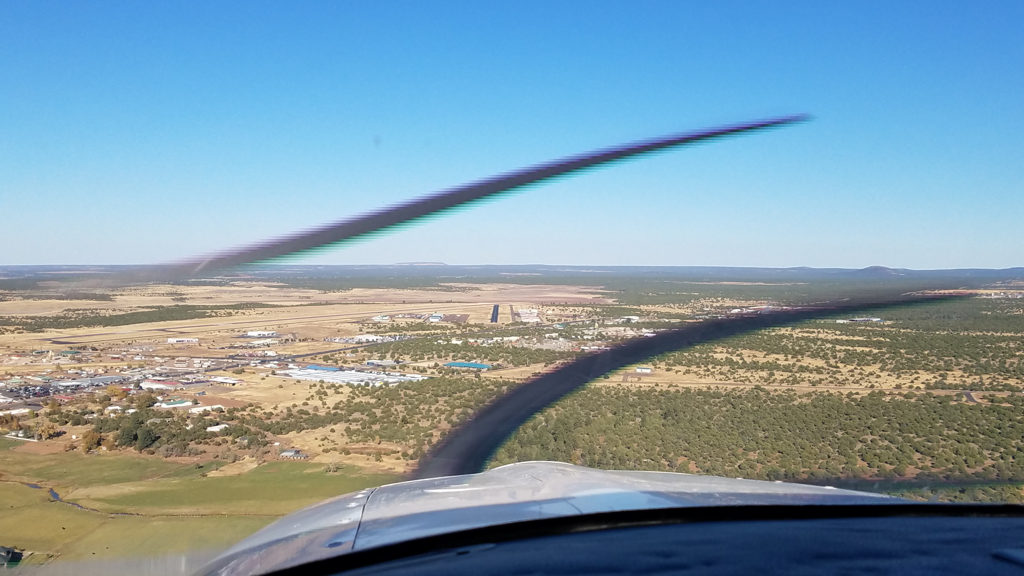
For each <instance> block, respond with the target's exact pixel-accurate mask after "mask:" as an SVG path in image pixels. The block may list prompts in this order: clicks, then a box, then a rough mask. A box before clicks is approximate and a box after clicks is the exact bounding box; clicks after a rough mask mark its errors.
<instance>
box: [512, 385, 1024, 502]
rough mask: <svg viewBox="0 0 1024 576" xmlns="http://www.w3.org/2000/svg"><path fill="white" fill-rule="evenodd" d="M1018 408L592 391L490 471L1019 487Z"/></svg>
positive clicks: (1023, 446) (1022, 459)
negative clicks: (546, 468) (519, 467)
mask: <svg viewBox="0 0 1024 576" xmlns="http://www.w3.org/2000/svg"><path fill="white" fill-rule="evenodd" d="M1013 398H1014V399H1015V401H1014V403H1013V404H1008V403H1000V404H971V403H966V402H964V401H963V399H962V397H961V398H957V397H955V396H949V395H933V394H931V393H927V392H926V393H923V394H916V393H914V392H907V393H905V394H904V395H897V394H886V393H883V392H880V391H877V392H871V393H868V394H865V395H863V396H858V395H855V394H849V395H842V394H838V393H828V392H811V393H806V394H797V393H794V392H791V391H783V392H770V391H767V390H765V389H762V388H752V389H748V390H728V391H723V390H711V389H704V390H694V389H663V388H662V389H659V388H625V387H611V386H602V387H593V388H589V389H586V390H584V391H582V392H579V393H577V394H575V395H573V396H571V397H569V398H567V399H565V400H564V401H562V402H560V403H559V404H558V405H557V406H554V407H552V408H549V409H548V410H546V411H544V412H543V413H542V414H540V415H538V416H537V417H536V418H534V419H533V420H532V421H531V422H529V423H528V424H526V425H525V426H523V427H522V428H521V429H520V430H519V431H518V432H517V433H516V434H515V436H513V438H512V439H511V440H509V442H508V443H507V444H506V445H505V446H504V447H503V448H502V449H501V451H500V452H499V453H498V454H497V456H496V457H495V459H494V462H495V463H496V464H504V463H509V462H516V461H524V460H559V461H564V462H571V463H575V464H580V465H584V466H591V467H596V468H609V469H626V470H661V471H676V472H692V473H699V474H714V475H719V476H728V477H743V478H755V479H761V480H789V481H811V482H815V481H817V482H832V483H835V482H836V481H839V480H855V479H863V478H871V479H890V480H894V479H897V478H900V479H908V478H913V479H914V480H915V481H916V482H917V483H918V484H920V485H922V486H925V485H935V486H942V485H944V484H963V485H971V484H974V485H979V484H980V485H1001V484H1017V483H1021V482H1024V403H1021V402H1020V401H1019V399H1020V398H1021V397H1019V396H1016V397H1013ZM1016 493H1017V497H1018V501H1019V496H1020V491H1019V489H1016Z"/></svg>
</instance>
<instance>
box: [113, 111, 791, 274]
mask: <svg viewBox="0 0 1024 576" xmlns="http://www.w3.org/2000/svg"><path fill="white" fill-rule="evenodd" d="M807 118H808V117H807V116H805V115H797V116H787V117H782V118H773V119H769V120H761V121H757V122H748V123H744V124H736V125H732V126H725V127H720V128H712V129H708V130H702V131H698V132H691V133H686V134H681V135H674V136H668V137H664V138H656V139H653V140H646V141H642V142H636V143H632V144H627V145H624V146H618V147H614V148H608V149H604V150H598V151H595V152H591V153H588V154H583V155H580V156H572V157H569V158H564V159H561V160H556V161H554V162H549V163H545V164H540V165H537V166H533V167H530V168H525V169H522V170H518V171H516V172H511V173H508V174H504V175H500V176H496V177H494V178H489V179H487V180H482V181H479V182H475V183H471V184H467V185H464V186H460V187H458V188H454V189H451V190H447V191H444V192H440V193H437V194H433V195H430V196H425V197H422V198H419V199H417V200H412V201H410V202H406V203H404V204H399V205H397V206H392V207H390V208H385V209H383V210H380V211H377V212H370V213H369V214H365V215H363V216H359V217H356V218H353V219H350V220H342V221H340V222H336V223H334V224H329V225H326V226H322V227H319V228H314V229H312V230H308V231H305V232H299V233H296V234H292V235H290V236H285V237H282V238H277V239H274V240H270V241H267V242H261V243H258V244H253V245H251V246H246V247H242V248H239V249H236V250H229V251H226V252H222V253H219V254H215V255H212V256H208V257H203V258H196V259H193V260H187V261H184V262H178V263H172V264H166V265H159V266H153V267H148V268H145V269H143V270H138V271H133V272H130V273H127V274H123V275H116V276H112V277H107V278H105V279H104V280H103V283H104V284H107V285H109V284H111V283H118V282H122V283H136V282H159V281H176V280H184V279H188V278H192V277H196V276H200V275H208V274H210V273H213V272H219V271H223V270H226V269H230V268H234V267H237V266H241V265H243V264H251V263H255V262H265V261H267V260H271V259H274V258H280V257H282V256H289V255H293V254H300V253H303V252H308V251H310V250H314V249H316V248H320V247H323V246H329V245H331V244H336V243H338V242H342V241H345V240H350V239H352V238H357V237H360V236H365V235H367V234H371V233H374V232H378V231H381V230H386V229H389V228H392V227H394V226H397V225H399V224H404V223H407V222H412V221H414V220H418V219H420V218H423V217H425V216H429V215H432V214H437V213H440V212H444V211H445V210H450V209H452V208H455V207H457V206H462V205H465V204H468V203H471V202H475V201H478V200H482V199H485V198H489V197H493V196H496V195H498V194H501V193H504V192H508V191H510V190H514V189H516V188H522V187H523V186H528V185H530V184H536V183H539V182H543V181H546V180H550V179H552V178H556V177H559V176H564V175H567V174H571V173H574V172H579V171H581V170H585V169H588V168H593V167H596V166H600V165H603V164H608V163H610V162H615V161H619V160H624V159H627V158H631V157H634V156H639V155H642V154H649V153H651V152H656V151H659V150H665V149H668V148H673V147H676V146H683V145H687V144H694V143H697V142H703V141H706V140H711V139H713V138H721V137H724V136H730V135H735V134H742V133H745V132H751V131H755V130H762V129H765V128H771V127H775V126H783V125H786V124H792V123H794V122H799V121H802V120H806V119H807Z"/></svg>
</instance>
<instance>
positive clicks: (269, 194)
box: [0, 0, 1024, 268]
mask: <svg viewBox="0 0 1024 576" xmlns="http://www.w3.org/2000/svg"><path fill="white" fill-rule="evenodd" d="M1022 31H1024V3H1022V2H1020V1H1018V0H1012V1H1006V2H998V1H992V2H982V3H968V2H939V1H934V0H928V1H922V2H916V3H915V2H888V1H885V2H881V1H880V2H850V3H842V5H838V3H831V2H820V1H808V2H804V3H799V2H759V3H754V2H729V3H719V2H680V1H666V2H633V1H628V2H627V1H622V2H595V1H587V2H583V1H567V2H550V1H536V2H530V1H516V2H506V3H504V4H498V3H493V2H465V3H447V2H422V1H408V2H397V1H396V2H359V3H357V2H312V1H309V2H256V1H251V0H246V1H244V2H228V1H218V2H206V1H195V2H150V1H147V2H101V1H100V2H97V1H90V2H73V1H66V0H64V1H60V2H47V1H32V2H27V1H26V2H17V1H9V2H3V3H0V264H86V263H95V264H124V263H160V262H163V261H167V260H173V259H177V258H183V257H189V256H193V255H195V254H199V253H206V252H211V251H217V250H220V249H224V248H228V247H231V246H235V245H239V244H245V243H248V242H251V241H256V240H260V239H264V238H267V237H272V236H277V235H281V234H285V233H289V232H292V231H296V230H299V229H302V228H305V227H309V226H314V225H317V224H324V223H328V222H332V221H336V220H340V219H343V218H346V217H350V216H353V215H357V214H359V213H362V212H364V211H367V210H372V209H376V208H379V207H382V206H385V205H387V204H389V203H393V202H397V201H401V200H404V199H408V198H411V197H415V196H419V195H423V194H427V193H431V192H435V191H438V190H441V189H444V188H446V187H450V186H454V185H458V184H461V183H465V182H468V181H471V180H475V179H478V178H482V177H486V176H489V175H492V174H494V173H497V172H503V171H507V170H511V169H516V168H519V167H523V166H526V165H529V164H532V163H536V162H541V161H546V160H550V159H553V158H557V157H560V156H564V155H569V154H575V153H579V152H583V151H587V150H590V149H593V148H599V147H603V146H608V145H612V144H617V143H621V142H626V141H631V140H635V139H641V138H647V137H653V136H658V135H663V134H670V133H674V132H680V131H686V130H690V129H696V128H701V127H705V126H714V125H717V124H723V123H732V122H736V121H741V120H747V119H756V118H762V117H768V116H772V115H777V114H787V113H795V112H808V113H811V114H813V115H814V116H815V118H816V119H815V120H814V121H813V122H810V123H806V124H802V125H798V126H795V127H790V128H785V129H780V130H775V131H769V132H765V133H760V134H756V135H751V136H747V137H742V138H736V139H731V140H725V141H717V142H715V143H713V144H707V145H703V146H699V147H695V148H689V149H681V150H678V151H674V152H669V153H665V154H661V155H658V156H655V157H651V158H644V159H640V160H637V161H634V162H631V163H629V164H625V165H616V166H613V167H610V168H606V169H602V170H598V171H594V172H590V173H587V174H585V175H582V176H578V177H574V178H571V179H566V180H561V181H559V182H556V183H553V184H548V185H544V186H540V187H535V188H532V189H529V190H527V191H524V192H522V193H519V194H516V195H514V196H511V197H506V198H504V199H501V200H499V201H495V202H490V203H487V204H485V205H481V206H477V207H475V208H473V209H472V210H467V211H462V212H459V213H456V214H453V215H449V216H447V217H444V218H440V219H435V220H431V221H429V222H426V223H423V224H420V225H418V226H415V227H411V228H406V229H403V230H401V231H400V232H398V233H394V234H391V235H388V236H384V237H378V238H374V239H373V240H372V241H365V242H361V243H358V244H354V245H349V246H343V247H339V248H337V249H335V250H332V251H330V252H327V253H320V254H317V255H316V256H315V257H311V258H307V259H305V260H303V261H305V262H321V263H332V264H367V263H376V264H387V263H394V262H402V261H442V262H447V263H452V264H526V263H533V264H579V265H586V264H596V265H722V266H841V267H863V266H869V265H884V266H892V267H909V268H948V267H1000V268H1001V267H1010V266H1021V265H1024V226H1022V221H1024V218H1022V217H1024V32H1022Z"/></svg>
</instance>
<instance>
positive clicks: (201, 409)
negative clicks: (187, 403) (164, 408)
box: [188, 404, 224, 414]
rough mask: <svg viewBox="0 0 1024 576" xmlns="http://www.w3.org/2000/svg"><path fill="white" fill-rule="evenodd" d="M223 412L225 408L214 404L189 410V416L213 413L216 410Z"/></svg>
mask: <svg viewBox="0 0 1024 576" xmlns="http://www.w3.org/2000/svg"><path fill="white" fill-rule="evenodd" d="M217 409H220V410H223V409H224V407H223V406H221V405H220V404H214V405H213V406H196V407H195V408H189V410H188V412H189V414H202V413H203V412H213V411H214V410H217Z"/></svg>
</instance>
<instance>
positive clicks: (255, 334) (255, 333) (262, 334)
mask: <svg viewBox="0 0 1024 576" xmlns="http://www.w3.org/2000/svg"><path fill="white" fill-rule="evenodd" d="M274 336H277V332H276V331H274V330H250V331H249V332H246V333H245V337H246V338H273V337H274Z"/></svg>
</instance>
